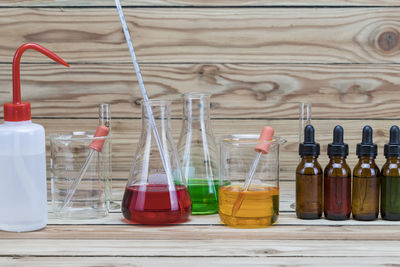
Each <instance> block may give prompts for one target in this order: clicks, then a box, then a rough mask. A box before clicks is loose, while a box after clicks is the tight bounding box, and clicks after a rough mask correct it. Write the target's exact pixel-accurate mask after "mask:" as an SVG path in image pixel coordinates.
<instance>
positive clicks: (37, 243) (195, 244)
mask: <svg viewBox="0 0 400 267" xmlns="http://www.w3.org/2000/svg"><path fill="white" fill-rule="evenodd" d="M178 227H179V226H178ZM100 229H101V228H99V230H100ZM194 231H195V230H194ZM238 231H239V230H238ZM252 231H253V232H256V231H257V230H252ZM177 237H179V236H177ZM360 244H362V246H361V245H360ZM399 245H400V241H379V242H377V241H376V240H373V241H366V240H363V241H355V240H329V241H325V242H322V241H321V240H302V241H301V242H299V241H298V240H279V242H277V241H276V240H251V242H244V241H243V240H240V239H237V240H229V242H227V241H226V240H185V241H184V242H182V240H166V241H160V240H138V241H137V242H133V241H132V240H102V239H97V240H84V242H82V239H77V240H69V239H68V240H65V239H55V240H48V239H36V240H35V239H17V240H13V239H6V238H4V239H0V247H1V248H2V249H1V251H0V255H1V256H10V255H31V256H41V257H44V256H71V257H77V256H92V257H95V256H101V257H104V256H108V257H110V256H125V257H128V256H140V257H144V256H147V257H182V256H183V255H184V256H185V257H263V258H269V257H276V256H280V257H304V256H309V257H310V256H314V257H398V253H399V252H398V246H399Z"/></svg>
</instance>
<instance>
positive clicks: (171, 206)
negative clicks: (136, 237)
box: [121, 100, 191, 224]
mask: <svg viewBox="0 0 400 267" xmlns="http://www.w3.org/2000/svg"><path fill="white" fill-rule="evenodd" d="M149 105H150V106H151V109H152V112H153V115H154V117H155V122H156V127H157V130H158V134H159V137H160V140H161V145H162V148H163V151H164V157H165V163H166V166H164V165H163V162H162V160H161V156H160V151H159V150H158V146H157V143H156V140H155V138H154V131H153V127H152V125H151V123H150V120H149V118H148V112H147V110H146V106H145V105H144V102H143V101H142V133H141V135H140V139H139V144H138V147H137V150H136V155H135V159H134V162H133V165H132V168H131V172H130V176H129V180H128V183H127V185H126V189H125V194H124V197H123V200H122V204H121V209H122V213H123V215H124V217H125V219H127V220H128V221H129V222H133V223H140V224H167V223H179V222H183V221H186V220H187V219H188V217H189V215H190V213H191V201H190V196H189V192H188V190H187V187H186V183H185V180H184V178H183V175H182V170H181V167H180V162H179V159H178V154H177V150H176V147H175V143H174V141H173V138H172V134H171V123H170V102H169V101H165V100H150V101H149Z"/></svg>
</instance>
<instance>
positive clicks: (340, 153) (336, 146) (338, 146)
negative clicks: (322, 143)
mask: <svg viewBox="0 0 400 267" xmlns="http://www.w3.org/2000/svg"><path fill="white" fill-rule="evenodd" d="M328 155H329V157H335V156H336V157H347V155H349V146H348V145H347V144H345V143H343V127H342V126H340V125H337V126H336V127H335V128H334V129H333V142H332V143H331V144H328Z"/></svg>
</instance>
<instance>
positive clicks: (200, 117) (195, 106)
mask: <svg viewBox="0 0 400 267" xmlns="http://www.w3.org/2000/svg"><path fill="white" fill-rule="evenodd" d="M183 120H184V122H183V123H184V127H187V128H197V129H202V128H204V130H209V129H211V125H210V124H211V120H210V96H209V95H207V94H201V93H191V94H187V95H185V96H184V105H183Z"/></svg>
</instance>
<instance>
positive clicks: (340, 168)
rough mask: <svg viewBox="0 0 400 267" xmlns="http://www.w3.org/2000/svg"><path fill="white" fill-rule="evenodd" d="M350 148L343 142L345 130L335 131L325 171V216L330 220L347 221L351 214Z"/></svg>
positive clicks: (337, 129)
mask: <svg viewBox="0 0 400 267" xmlns="http://www.w3.org/2000/svg"><path fill="white" fill-rule="evenodd" d="M348 154H349V146H348V145H347V144H345V143H344V142H343V128H342V126H340V125H338V126H336V127H335V129H333V142H332V143H331V144H329V145H328V156H329V158H330V161H329V163H328V165H327V166H326V167H325V170H324V214H325V218H327V219H329V220H347V219H348V218H350V213H351V170H350V167H349V165H347V163H346V157H347V155H348Z"/></svg>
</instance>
